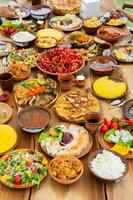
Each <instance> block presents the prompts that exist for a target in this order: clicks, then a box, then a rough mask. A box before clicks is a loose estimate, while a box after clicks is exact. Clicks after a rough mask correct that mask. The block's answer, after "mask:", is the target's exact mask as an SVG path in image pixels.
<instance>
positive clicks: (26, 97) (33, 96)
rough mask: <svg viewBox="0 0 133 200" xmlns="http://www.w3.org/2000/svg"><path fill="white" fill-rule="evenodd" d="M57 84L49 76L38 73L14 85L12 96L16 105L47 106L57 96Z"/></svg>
mask: <svg viewBox="0 0 133 200" xmlns="http://www.w3.org/2000/svg"><path fill="white" fill-rule="evenodd" d="M56 87H57V84H56V82H55V81H54V80H53V79H51V78H44V77H43V75H42V74H38V75H37V78H29V79H27V80H25V81H22V82H20V83H18V84H16V85H15V87H14V97H15V101H16V104H17V106H18V107H26V106H33V105H34V106H42V107H49V106H50V105H52V104H53V103H54V102H55V101H56V99H57V97H58V93H57V91H56Z"/></svg>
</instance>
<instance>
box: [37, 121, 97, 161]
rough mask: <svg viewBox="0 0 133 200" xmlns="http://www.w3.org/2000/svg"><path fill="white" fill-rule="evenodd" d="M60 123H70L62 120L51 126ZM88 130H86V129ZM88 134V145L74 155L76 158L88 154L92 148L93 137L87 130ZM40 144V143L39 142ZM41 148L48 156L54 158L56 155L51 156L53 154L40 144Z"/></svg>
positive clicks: (67, 124)
mask: <svg viewBox="0 0 133 200" xmlns="http://www.w3.org/2000/svg"><path fill="white" fill-rule="evenodd" d="M60 124H63V125H66V126H69V125H70V123H66V122H64V123H63V122H62V123H56V124H54V125H53V126H55V125H60ZM87 132H88V131H87ZM88 136H89V143H88V145H87V147H86V148H85V149H84V150H83V151H82V153H80V154H79V155H74V156H75V157H76V158H82V157H84V156H85V155H86V154H88V153H89V151H90V150H91V148H92V146H93V138H92V135H91V134H89V132H88ZM40 146H41V144H40ZM41 148H42V150H43V151H44V152H45V153H46V154H47V155H49V156H50V157H52V158H54V157H56V155H55V156H53V155H51V154H49V153H48V152H47V151H46V149H44V148H43V147H42V146H41Z"/></svg>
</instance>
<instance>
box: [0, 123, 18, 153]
mask: <svg viewBox="0 0 133 200" xmlns="http://www.w3.org/2000/svg"><path fill="white" fill-rule="evenodd" d="M16 145H17V133H16V131H15V130H14V129H13V128H12V127H11V126H9V125H7V124H1V125H0V156H2V155H4V154H5V153H7V152H8V151H10V150H11V149H14V148H15V146H16Z"/></svg>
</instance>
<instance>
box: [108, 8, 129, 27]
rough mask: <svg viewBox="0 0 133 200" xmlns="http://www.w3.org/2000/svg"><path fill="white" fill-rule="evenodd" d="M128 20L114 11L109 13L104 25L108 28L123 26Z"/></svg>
mask: <svg viewBox="0 0 133 200" xmlns="http://www.w3.org/2000/svg"><path fill="white" fill-rule="evenodd" d="M127 21H128V19H127V17H125V16H124V15H123V14H122V13H121V12H119V11H117V10H114V11H112V12H110V16H109V18H108V17H107V22H106V25H109V26H123V25H125V24H126V23H127Z"/></svg>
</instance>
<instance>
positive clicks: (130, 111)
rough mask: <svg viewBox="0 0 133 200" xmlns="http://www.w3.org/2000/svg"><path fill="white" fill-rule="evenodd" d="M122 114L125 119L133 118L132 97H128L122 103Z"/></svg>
mask: <svg viewBox="0 0 133 200" xmlns="http://www.w3.org/2000/svg"><path fill="white" fill-rule="evenodd" d="M123 114H124V117H126V118H127V119H133V99H129V100H128V101H126V102H125V103H124V105H123Z"/></svg>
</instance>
